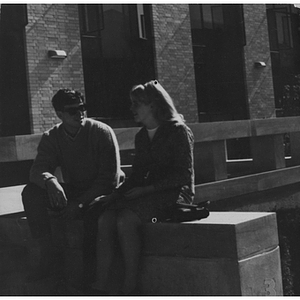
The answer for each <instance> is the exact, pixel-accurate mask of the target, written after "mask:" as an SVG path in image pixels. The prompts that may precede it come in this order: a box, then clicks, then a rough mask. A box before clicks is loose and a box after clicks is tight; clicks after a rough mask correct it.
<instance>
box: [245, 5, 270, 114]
mask: <svg viewBox="0 0 300 300" xmlns="http://www.w3.org/2000/svg"><path fill="white" fill-rule="evenodd" d="M243 7H244V19H245V31H246V43H247V44H246V47H245V68H246V83H247V90H248V107H249V115H250V119H261V118H273V117H275V102H274V91H273V79H272V69H271V56H270V48H269V35H268V24H267V16H266V6H265V4H248V5H243ZM256 61H263V62H265V63H266V67H264V68H255V67H254V62H256Z"/></svg>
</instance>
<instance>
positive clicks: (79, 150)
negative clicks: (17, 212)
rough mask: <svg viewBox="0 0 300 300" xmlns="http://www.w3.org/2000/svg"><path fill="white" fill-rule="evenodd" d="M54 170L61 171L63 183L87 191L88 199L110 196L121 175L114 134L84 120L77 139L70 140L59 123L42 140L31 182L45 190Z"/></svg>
mask: <svg viewBox="0 0 300 300" xmlns="http://www.w3.org/2000/svg"><path fill="white" fill-rule="evenodd" d="M57 167H61V171H62V175H63V180H64V182H65V183H69V184H70V185H73V186H74V187H77V188H80V189H83V190H88V191H89V196H88V198H94V197H97V196H99V195H103V194H107V193H110V192H111V191H112V189H113V188H114V187H116V186H117V184H118V181H119V177H120V175H121V174H122V171H121V169H120V154H119V146H118V143H117V139H116V136H115V134H114V132H113V130H112V129H111V128H110V127H109V126H108V125H106V124H104V123H102V122H99V121H95V120H92V119H89V118H86V119H85V120H84V123H83V127H82V128H81V129H80V131H79V133H78V134H77V136H76V137H75V138H74V139H71V138H70V137H69V136H68V135H67V134H66V132H65V131H64V129H63V126H62V124H61V123H60V124H58V125H56V126H54V127H52V128H51V129H50V130H48V131H46V132H45V133H44V134H43V136H42V139H41V141H40V144H39V146H38V154H37V157H36V159H35V161H34V163H33V165H32V168H31V170H30V181H31V182H33V183H35V184H37V185H38V186H40V187H42V188H45V180H46V179H47V178H49V177H52V176H53V174H54V171H55V169H56V168H57Z"/></svg>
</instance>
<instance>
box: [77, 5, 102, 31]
mask: <svg viewBox="0 0 300 300" xmlns="http://www.w3.org/2000/svg"><path fill="white" fill-rule="evenodd" d="M81 6H82V9H81V10H80V11H81V19H82V22H81V32H82V34H83V35H86V36H98V35H99V34H100V31H101V30H103V29H104V24H103V7H102V5H99V4H88V5H86V4H84V5H81Z"/></svg>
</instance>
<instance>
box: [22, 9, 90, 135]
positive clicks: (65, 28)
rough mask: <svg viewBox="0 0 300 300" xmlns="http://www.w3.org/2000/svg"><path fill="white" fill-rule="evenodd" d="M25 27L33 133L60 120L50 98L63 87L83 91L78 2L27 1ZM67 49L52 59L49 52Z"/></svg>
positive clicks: (41, 130)
mask: <svg viewBox="0 0 300 300" xmlns="http://www.w3.org/2000/svg"><path fill="white" fill-rule="evenodd" d="M27 8H28V25H27V26H26V39H27V56H28V76H29V85H30V97H29V98H30V99H31V103H30V107H31V126H32V133H39V132H43V131H44V130H46V129H48V128H50V127H51V126H52V125H53V124H55V123H56V122H58V121H59V120H58V118H57V117H56V115H55V113H54V111H53V109H52V105H51V98H52V96H53V94H54V93H55V92H56V91H57V90H58V89H60V88H73V89H77V90H81V91H82V92H84V81H83V70H82V59H81V44H80V33H79V20H78V8H77V5H75V4H74V5H73V4H72V5H71V4H66V5H65V4H28V5H27ZM51 49H55V50H64V51H66V53H67V55H68V57H67V58H66V59H50V58H48V54H47V51H48V50H51Z"/></svg>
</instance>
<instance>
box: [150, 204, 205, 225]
mask: <svg viewBox="0 0 300 300" xmlns="http://www.w3.org/2000/svg"><path fill="white" fill-rule="evenodd" d="M208 205H209V201H204V202H201V203H197V204H187V203H176V204H175V205H173V206H172V207H171V208H169V209H168V211H167V213H165V214H164V215H163V216H160V217H154V218H152V220H151V222H152V223H157V222H164V223H181V222H188V221H196V220H201V219H205V218H207V217H208V216H209V209H208Z"/></svg>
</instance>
